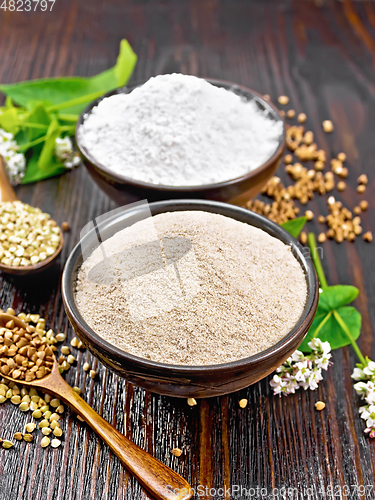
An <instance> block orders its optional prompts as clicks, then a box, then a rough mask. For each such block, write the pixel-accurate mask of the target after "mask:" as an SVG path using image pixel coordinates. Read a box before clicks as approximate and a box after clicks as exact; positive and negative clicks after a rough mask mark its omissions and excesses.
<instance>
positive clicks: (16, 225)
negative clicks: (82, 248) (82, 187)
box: [0, 156, 63, 274]
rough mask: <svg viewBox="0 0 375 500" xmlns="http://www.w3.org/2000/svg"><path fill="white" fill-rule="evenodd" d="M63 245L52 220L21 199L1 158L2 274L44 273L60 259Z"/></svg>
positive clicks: (0, 261)
mask: <svg viewBox="0 0 375 500" xmlns="http://www.w3.org/2000/svg"><path fill="white" fill-rule="evenodd" d="M62 245H63V238H62V231H61V229H60V228H59V226H58V225H57V223H56V222H55V221H54V220H52V219H51V216H50V215H49V214H47V213H44V212H42V210H41V209H40V208H35V207H32V206H31V205H28V204H26V203H22V202H21V201H19V200H18V199H17V196H16V194H15V192H14V190H13V188H12V186H11V185H10V183H9V180H8V177H7V175H6V173H5V169H4V162H3V160H2V158H1V156H0V271H3V272H7V273H10V274H27V273H30V272H33V271H37V270H40V269H41V268H42V267H45V266H46V265H49V264H50V263H51V262H52V261H53V260H54V259H55V258H56V257H57V256H58V255H59V253H60V251H61V249H62Z"/></svg>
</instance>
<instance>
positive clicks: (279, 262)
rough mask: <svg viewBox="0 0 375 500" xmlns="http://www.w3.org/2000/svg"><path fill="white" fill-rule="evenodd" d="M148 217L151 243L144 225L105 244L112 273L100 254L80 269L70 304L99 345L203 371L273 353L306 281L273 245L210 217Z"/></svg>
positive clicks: (294, 317) (286, 250)
mask: <svg viewBox="0 0 375 500" xmlns="http://www.w3.org/2000/svg"><path fill="white" fill-rule="evenodd" d="M152 221H153V223H154V224H155V228H156V233H155V234H157V236H155V238H156V239H155V240H154V241H152V240H153V238H154V235H152V237H151V238H150V234H151V233H152V231H150V221H148V220H143V221H140V222H137V223H136V224H134V225H133V226H131V227H128V228H126V229H123V230H122V231H119V232H118V233H116V234H115V235H114V236H112V237H111V238H109V239H108V240H106V241H105V243H104V247H105V254H106V255H107V256H113V258H114V260H113V270H114V271H115V272H112V273H109V272H108V269H106V268H105V267H103V266H101V265H100V263H101V262H103V260H102V259H103V257H102V255H103V254H102V252H101V250H100V249H99V248H98V249H96V250H95V251H94V252H93V253H92V255H91V256H90V257H89V258H88V259H87V260H86V261H85V263H84V264H83V265H82V267H81V268H80V270H79V273H78V279H77V281H76V290H75V300H76V304H77V307H78V309H79V311H80V313H81V315H82V317H83V318H84V320H85V321H86V322H87V323H88V324H89V325H90V326H91V328H93V330H94V331H95V332H97V333H98V335H100V336H101V337H102V338H103V339H105V340H107V341H108V342H110V343H111V344H113V345H115V346H117V347H119V348H120V349H122V350H124V351H127V352H129V353H132V354H135V355H137V356H140V357H142V358H147V359H152V360H154V361H160V362H164V363H172V364H185V365H209V364H215V363H225V362H229V361H234V360H236V359H241V358H246V357H247V356H251V355H253V354H255V353H257V352H260V351H263V350H265V349H267V348H269V347H271V346H272V345H274V344H276V343H277V342H278V341H279V340H281V339H282V338H283V337H284V336H285V335H286V334H287V333H288V332H289V331H290V330H291V328H293V326H294V325H295V324H296V322H297V321H298V320H299V318H300V317H301V314H302V312H303V309H304V306H305V303H306V296H307V284H306V278H305V275H304V272H303V270H302V267H301V266H300V264H299V263H298V261H297V259H296V258H295V257H294V256H293V254H292V252H291V250H290V247H288V246H287V245H284V243H282V242H281V241H279V240H278V239H276V238H273V237H272V236H270V235H269V234H267V233H266V232H264V231H262V230H260V229H257V228H255V227H252V226H250V225H248V224H244V223H242V222H238V221H236V220H233V219H231V218H228V217H224V216H222V215H217V214H212V213H207V212H200V211H191V212H171V213H163V214H160V215H156V216H155V217H152ZM152 243H155V245H152ZM153 248H154V250H157V249H159V252H157V251H153ZM158 255H159V256H160V258H159V259H158ZM110 275H112V277H111V276H110ZM109 278H111V279H109Z"/></svg>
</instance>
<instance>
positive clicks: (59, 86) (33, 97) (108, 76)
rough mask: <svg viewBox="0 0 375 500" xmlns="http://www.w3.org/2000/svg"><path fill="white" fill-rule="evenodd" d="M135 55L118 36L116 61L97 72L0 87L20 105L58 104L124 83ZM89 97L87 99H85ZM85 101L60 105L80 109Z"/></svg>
mask: <svg viewBox="0 0 375 500" xmlns="http://www.w3.org/2000/svg"><path fill="white" fill-rule="evenodd" d="M136 61H137V56H136V55H135V53H134V52H133V50H132V48H131V47H130V45H129V43H128V42H127V41H126V40H122V41H121V44H120V53H119V56H118V58H117V62H116V65H115V66H114V67H113V68H110V69H108V70H106V71H104V72H102V73H99V74H98V75H95V76H92V77H88V78H81V77H65V78H45V79H39V80H29V81H26V82H19V83H15V84H10V85H0V90H1V91H2V92H3V93H4V94H5V95H7V96H8V97H10V98H11V99H13V101H14V102H15V103H17V104H18V105H20V106H25V107H26V108H27V109H29V110H32V109H33V107H34V106H35V105H37V104H40V103H42V104H44V105H45V106H46V107H48V106H56V105H61V104H62V103H64V102H66V101H71V100H75V99H78V98H83V97H84V96H86V95H87V96H89V95H91V94H94V93H101V94H104V93H105V92H108V91H110V90H113V89H115V88H116V87H121V86H123V85H125V84H126V83H127V81H128V79H129V78H130V76H131V74H132V72H133V69H134V66H135V64H136ZM89 100H91V99H89ZM87 104H88V101H86V100H85V99H82V102H80V103H79V104H77V105H75V106H72V107H69V108H64V113H65V114H66V113H69V114H71V113H80V112H81V111H82V110H83V109H84V108H85V107H86V106H87Z"/></svg>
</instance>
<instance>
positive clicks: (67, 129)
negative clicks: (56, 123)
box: [60, 125, 76, 132]
mask: <svg viewBox="0 0 375 500" xmlns="http://www.w3.org/2000/svg"><path fill="white" fill-rule="evenodd" d="M75 129H76V126H75V125H63V126H62V127H60V130H61V131H62V132H74V131H75Z"/></svg>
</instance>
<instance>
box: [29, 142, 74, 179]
mask: <svg viewBox="0 0 375 500" xmlns="http://www.w3.org/2000/svg"><path fill="white" fill-rule="evenodd" d="M40 152H41V147H40V146H39V147H36V148H34V149H33V154H32V156H31V158H30V160H29V161H28V163H27V170H26V174H25V176H24V178H23V179H22V181H21V184H29V183H31V182H37V181H41V180H43V179H47V178H49V177H54V176H55V175H61V174H63V173H64V172H66V168H65V167H64V166H63V165H62V164H61V163H59V162H58V161H57V160H56V159H55V158H53V159H52V161H51V162H50V163H49V168H48V171H46V170H40V168H39V166H38V160H39V156H40Z"/></svg>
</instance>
